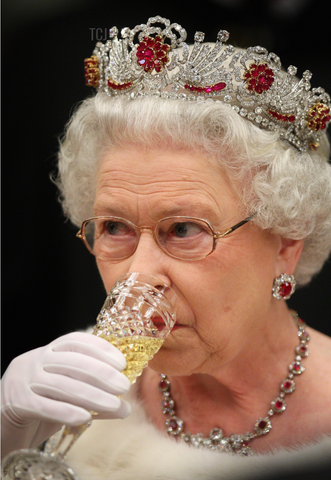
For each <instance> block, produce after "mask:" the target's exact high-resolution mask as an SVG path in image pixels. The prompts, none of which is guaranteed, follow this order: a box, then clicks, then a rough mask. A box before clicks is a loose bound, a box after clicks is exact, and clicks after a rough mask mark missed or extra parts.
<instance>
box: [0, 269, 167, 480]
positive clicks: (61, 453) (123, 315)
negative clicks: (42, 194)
mask: <svg viewBox="0 0 331 480" xmlns="http://www.w3.org/2000/svg"><path fill="white" fill-rule="evenodd" d="M176 304H177V297H176V294H175V293H174V291H173V290H172V289H171V288H170V287H169V286H168V285H166V284H165V283H164V282H163V281H162V280H160V279H158V278H156V277H153V276H152V275H145V274H142V273H139V272H134V273H126V274H124V275H122V276H121V277H120V278H119V279H118V280H117V282H116V283H115V285H114V287H113V288H112V290H111V291H110V293H109V294H108V296H107V298H106V301H105V303H104V305H103V307H102V309H101V311H100V313H99V315H98V317H97V322H96V325H95V327H94V331H93V334H94V335H96V336H98V337H101V338H104V339H105V340H107V341H108V342H110V343H112V344H113V345H114V346H115V347H117V348H118V349H119V350H120V351H121V352H122V353H123V354H124V356H125V357H126V361H127V366H126V368H125V369H124V370H123V373H124V374H125V375H126V376H127V377H128V379H129V380H130V382H131V384H133V383H135V381H136V379H137V377H138V376H139V375H141V374H142V371H143V369H144V368H145V367H146V366H147V364H148V362H149V360H151V359H152V358H153V356H154V355H155V354H156V352H157V351H158V350H159V349H160V348H161V346H162V344H163V342H164V341H165V339H166V338H167V336H168V335H169V333H170V332H171V329H172V327H173V326H174V324H175V321H176V313H175V309H176ZM91 413H92V415H97V414H96V413H95V412H91ZM90 425H91V422H88V423H86V424H84V425H79V426H76V427H67V426H64V427H63V429H62V431H61V434H60V439H59V440H58V435H55V436H54V438H56V440H53V441H51V442H50V444H51V445H52V443H56V445H54V447H53V446H51V447H50V448H48V450H47V451H45V452H41V451H40V450H37V449H21V450H16V451H14V452H11V453H10V454H9V455H7V457H6V458H5V459H4V461H3V464H2V475H3V480H28V479H29V480H79V479H78V477H77V475H76V474H75V472H74V471H73V470H72V469H71V468H70V467H69V466H68V465H66V464H65V462H64V461H63V459H64V457H65V455H66V454H67V452H68V450H69V449H70V448H71V447H72V445H73V444H74V443H75V442H76V440H77V439H78V437H79V436H80V435H81V434H82V433H83V432H84V431H85V430H86V428H88V427H89V426H90ZM110 428H111V425H110Z"/></svg>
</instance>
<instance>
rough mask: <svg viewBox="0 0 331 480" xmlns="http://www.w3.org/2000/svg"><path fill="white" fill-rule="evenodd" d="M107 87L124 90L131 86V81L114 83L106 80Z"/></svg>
mask: <svg viewBox="0 0 331 480" xmlns="http://www.w3.org/2000/svg"><path fill="white" fill-rule="evenodd" d="M108 87H110V88H112V89H113V90H125V89H127V88H130V87H132V82H126V83H116V82H112V81H111V80H108Z"/></svg>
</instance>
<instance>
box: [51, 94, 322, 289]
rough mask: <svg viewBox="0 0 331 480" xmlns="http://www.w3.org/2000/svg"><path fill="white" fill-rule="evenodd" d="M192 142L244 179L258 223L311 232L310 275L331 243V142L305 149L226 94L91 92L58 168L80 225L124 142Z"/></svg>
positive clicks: (289, 233) (298, 234)
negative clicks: (101, 173)
mask: <svg viewBox="0 0 331 480" xmlns="http://www.w3.org/2000/svg"><path fill="white" fill-rule="evenodd" d="M129 144H130V145H132V144H135V145H149V146H151V147H159V148H164V147H170V148H178V147H181V148H183V147H184V148H190V149H195V150H197V151H200V152H203V153H204V154H205V155H206V156H207V157H208V158H210V159H212V160H213V161H215V160H216V161H218V162H219V164H220V165H221V167H222V168H223V169H224V170H225V171H226V172H227V174H228V175H229V177H230V178H231V179H232V180H233V182H234V185H236V188H237V191H238V194H239V198H240V199H241V201H242V204H243V205H244V207H245V210H246V212H247V214H251V213H252V212H256V216H255V217H254V219H253V221H254V223H255V224H256V225H257V226H258V227H259V228H261V229H270V230H271V231H272V232H273V233H275V234H280V235H282V236H284V237H286V238H291V239H302V238H304V239H305V243H304V249H303V252H302V255H301V257H300V260H299V262H298V265H297V268H296V271H295V277H296V279H297V282H298V284H299V285H304V284H306V283H308V282H309V281H310V280H311V278H312V276H313V275H314V274H316V273H317V272H318V271H319V270H320V269H321V268H322V266H323V263H324V262H325V261H326V259H327V257H328V256H329V254H330V250H331V166H330V164H329V163H328V157H329V154H330V145H329V142H328V140H327V137H326V135H325V134H324V135H323V136H322V138H321V141H320V144H321V146H320V148H319V149H318V151H317V152H308V153H300V152H299V151H297V150H296V149H295V148H294V147H292V146H290V145H289V144H288V143H287V142H286V141H283V140H280V139H279V136H278V134H277V132H269V131H266V130H262V129H260V128H259V127H257V126H255V125H254V124H252V123H251V122H249V121H248V120H245V119H243V118H241V117H240V116H239V115H238V114H237V113H236V112H235V111H234V110H232V109H231V108H230V107H229V106H228V105H224V104H222V103H219V102H214V101H212V100H210V101H203V102H198V101H195V102H189V101H187V102H185V101H183V100H169V99H162V98H153V97H140V98H136V99H131V100H128V99H127V97H126V96H119V97H117V98H113V97H109V96H107V95H106V94H105V93H102V92H99V93H97V94H96V95H95V96H93V97H91V98H88V99H86V100H84V101H83V102H82V103H81V104H80V105H79V107H78V108H77V109H76V111H75V113H74V115H73V116H72V118H71V120H70V121H69V123H68V125H67V128H66V131H65V133H64V135H63V137H62V138H61V139H60V151H59V166H58V175H57V178H56V179H55V181H56V183H57V185H58V187H59V189H60V200H61V202H62V205H63V209H64V212H65V214H66V215H67V216H68V217H69V218H70V219H71V221H72V222H73V223H74V224H75V225H77V226H80V224H81V222H82V221H83V220H84V219H86V218H88V217H90V216H93V202H94V198H95V191H96V178H97V173H98V168H99V164H100V161H101V159H102V157H103V155H104V154H105V152H106V151H108V150H109V149H111V148H116V147H119V146H123V145H129Z"/></svg>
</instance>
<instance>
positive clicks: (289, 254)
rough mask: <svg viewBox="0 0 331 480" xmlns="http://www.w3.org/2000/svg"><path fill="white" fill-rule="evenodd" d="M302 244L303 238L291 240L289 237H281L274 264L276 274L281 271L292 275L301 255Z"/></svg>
mask: <svg viewBox="0 0 331 480" xmlns="http://www.w3.org/2000/svg"><path fill="white" fill-rule="evenodd" d="M303 245H304V239H302V240H292V239H290V238H283V237H281V246H280V250H279V253H278V257H277V264H276V269H277V271H276V276H279V275H280V274H281V273H288V274H290V275H293V273H294V270H295V267H296V266H297V263H298V261H299V258H300V255H301V252H302V249H303Z"/></svg>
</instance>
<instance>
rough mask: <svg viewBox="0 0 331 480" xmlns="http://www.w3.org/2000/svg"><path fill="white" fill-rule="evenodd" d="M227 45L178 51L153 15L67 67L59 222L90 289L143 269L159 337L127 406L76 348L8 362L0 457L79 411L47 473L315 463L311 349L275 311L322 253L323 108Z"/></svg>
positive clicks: (326, 207) (292, 319)
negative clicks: (75, 242) (156, 301)
mask: <svg viewBox="0 0 331 480" xmlns="http://www.w3.org/2000/svg"><path fill="white" fill-rule="evenodd" d="M228 36H229V34H228V32H226V31H220V32H219V34H218V39H217V42H216V43H215V44H212V45H211V44H204V43H203V40H204V38H203V37H204V36H203V34H202V33H201V32H197V33H196V35H195V43H194V45H193V47H188V46H187V45H186V44H185V38H186V32H185V30H184V29H183V28H182V27H181V26H180V25H177V24H171V25H170V22H169V21H168V20H166V19H163V18H160V17H155V18H151V19H149V21H148V22H147V24H146V25H139V26H137V27H135V28H134V29H133V30H130V29H124V30H123V31H122V38H121V39H118V32H117V29H116V28H114V29H111V31H110V40H109V41H108V42H107V43H106V44H105V45H103V44H97V48H96V50H95V52H94V55H93V56H92V57H91V58H88V59H87V60H86V61H85V66H86V82H87V84H89V85H91V86H94V87H99V91H98V93H97V95H95V96H93V97H91V98H89V99H87V100H85V101H84V102H83V103H82V104H81V105H80V106H79V108H78V109H77V111H76V113H75V114H74V116H73V118H72V120H71V122H70V123H69V125H68V128H67V131H66V134H65V136H64V138H63V139H62V142H61V150H60V155H59V177H58V184H59V187H60V190H61V196H62V200H63V206H64V211H65V213H66V214H67V215H68V216H69V217H70V219H71V220H72V222H73V223H74V224H76V225H77V226H81V224H82V222H83V224H82V226H81V230H80V236H81V238H82V239H83V240H84V242H85V244H86V246H87V248H88V249H89V250H90V252H91V253H93V254H94V255H95V256H96V261H97V265H98V268H99V271H100V274H101V277H102V279H103V282H104V285H105V289H106V291H109V290H110V289H111V288H112V286H113V285H114V283H115V282H116V280H117V278H118V277H120V276H121V275H122V274H124V273H126V272H142V273H146V274H152V275H154V276H155V277H157V278H159V279H160V280H162V281H163V282H165V283H166V284H168V285H169V286H171V287H172V289H173V290H174V291H175V293H176V294H177V297H178V306H177V308H176V313H177V322H176V324H175V326H174V328H173V329H172V332H171V334H170V335H169V337H168V339H167V340H166V342H165V343H164V345H163V347H162V348H161V349H160V350H159V352H158V353H157V354H156V356H155V357H154V359H153V360H152V361H151V362H150V364H149V367H148V368H146V369H145V370H144V372H143V374H142V376H141V377H140V378H139V380H138V381H137V383H136V385H134V386H133V387H132V388H131V389H130V392H128V391H129V388H130V384H129V381H128V380H127V378H126V377H125V376H124V375H123V374H122V373H121V371H122V370H123V368H124V367H125V358H124V356H123V355H122V354H121V353H120V352H119V351H118V350H117V349H116V348H115V347H113V346H112V345H110V344H109V343H107V342H105V341H104V340H103V339H101V338H97V337H95V336H92V335H90V334H88V333H82V332H76V333H72V334H69V335H66V336H63V337H61V338H59V339H57V340H55V341H54V342H52V343H51V344H50V345H48V346H46V347H41V348H40V349H38V350H34V351H31V352H28V353H26V354H24V355H22V356H20V357H18V358H17V359H15V360H14V361H13V362H12V364H11V365H10V366H9V368H8V370H7V372H6V373H5V376H4V379H3V387H2V391H3V447H4V450H5V453H8V452H10V451H12V450H14V449H17V448H24V447H30V446H38V445H40V444H41V443H42V442H44V441H45V440H46V439H47V438H49V437H50V436H51V435H52V434H54V433H55V432H56V431H57V430H59V428H60V427H61V425H62V424H63V423H64V424H67V425H79V424H82V423H84V422H86V421H88V420H90V419H91V414H90V413H89V412H90V411H93V412H95V413H97V414H98V416H97V419H96V420H95V421H94V422H93V423H92V426H91V427H90V428H89V429H88V430H87V431H86V432H85V433H84V434H83V435H82V436H81V437H80V439H79V440H78V441H77V443H76V444H75V445H74V446H73V447H72V449H71V450H70V451H69V453H68V455H67V459H66V462H67V464H69V465H70V466H71V467H73V469H74V470H75V472H76V473H77V474H78V475H79V477H80V478H81V479H82V480H83V479H91V478H94V479H96V478H100V479H108V478H109V479H110V478H112V479H113V478H116V479H127V478H178V479H183V478H201V477H202V476H206V477H208V478H212V477H213V476H214V477H215V478H230V477H231V475H240V473H241V472H244V473H247V472H249V471H250V469H251V470H252V472H254V471H255V472H256V469H257V468H262V467H263V466H265V468H266V469H269V468H271V466H272V465H279V464H280V463H283V462H285V464H289V463H290V464H291V465H295V464H296V462H298V463H300V464H303V463H304V462H305V460H306V459H309V458H311V457H312V456H315V457H316V458H319V457H318V455H321V458H323V453H325V452H327V451H329V450H330V446H331V442H330V435H331V415H330V396H331V384H330V382H328V381H327V379H328V378H330V376H331V341H330V338H328V337H326V336H325V335H323V334H321V333H319V332H317V331H315V330H313V329H312V328H310V327H306V326H305V324H304V320H301V318H300V317H299V316H298V315H297V314H296V313H295V312H293V311H290V310H289V309H288V306H287V304H286V300H287V299H288V298H289V297H290V296H291V295H292V293H293V292H294V290H295V286H296V284H297V285H299V286H300V285H305V284H307V283H308V282H309V281H310V279H311V278H312V276H313V275H314V274H316V273H317V272H318V271H319V270H320V269H321V267H322V265H323V263H324V262H325V260H326V259H327V257H328V255H329V253H330V249H331V169H330V165H329V164H328V162H327V160H328V156H329V144H328V141H327V138H326V135H325V130H326V127H327V126H328V124H329V123H330V120H331V117H330V98H329V96H328V95H327V94H326V93H325V92H324V90H323V89H321V88H316V89H312V88H311V85H310V78H311V74H310V72H308V71H307V72H305V73H304V75H303V78H302V79H301V80H300V81H299V80H298V78H297V77H296V76H295V74H296V69H295V67H293V66H291V67H289V68H288V70H287V72H285V71H284V70H282V69H281V64H280V60H279V58H278V57H277V56H276V55H274V54H268V52H267V51H266V50H265V49H264V48H261V47H254V48H249V49H248V50H236V49H234V48H233V47H232V46H231V45H228V44H227V40H228ZM91 231H92V235H90V232H91ZM93 232H94V234H93ZM102 236H103V238H106V243H105V244H104V245H103V247H102V250H101V249H100V246H99V245H100V241H102V240H100V238H101V237H102ZM300 315H302V316H303V318H304V312H302V313H300ZM308 354H309V356H308ZM118 395H123V396H121V397H120V398H119V397H118ZM160 404H161V407H160ZM130 405H131V406H130ZM131 409H132V411H131V415H129V414H130V410H131ZM126 417H127V418H126ZM123 418H126V419H125V420H123ZM109 419H113V420H112V421H109ZM116 419H117V420H116ZM235 454H237V455H235ZM247 456H251V457H252V458H240V457H247ZM18 478H21V477H18ZM22 478H23V477H22Z"/></svg>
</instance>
